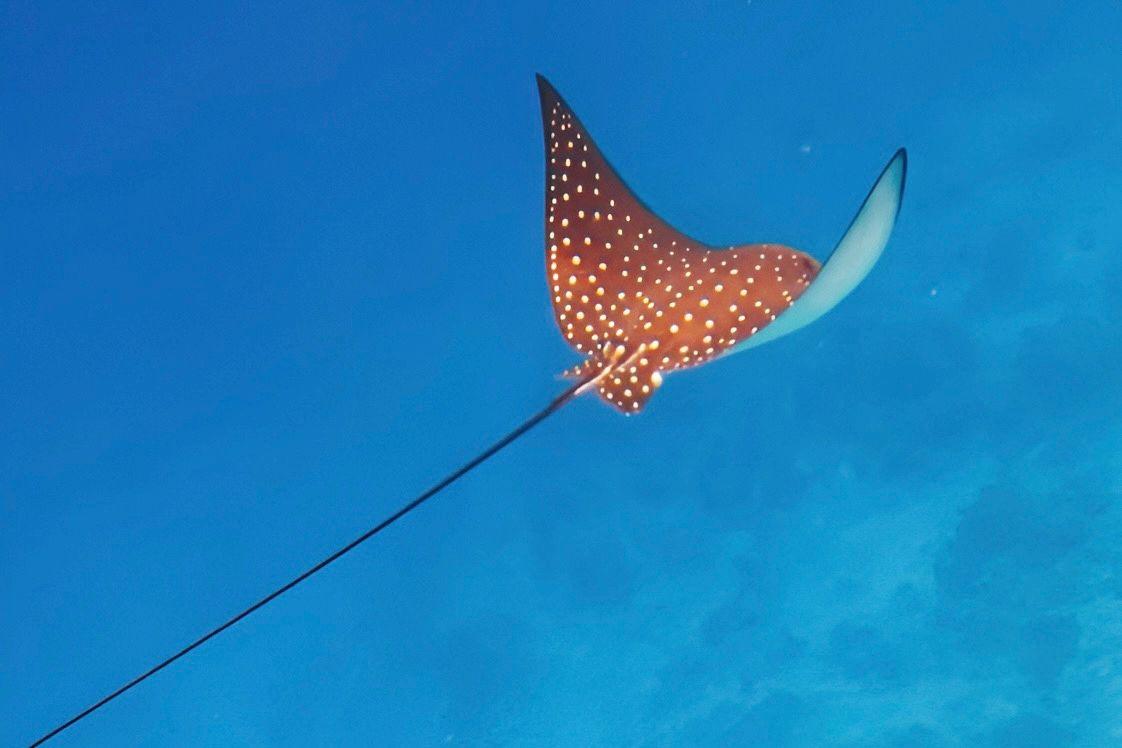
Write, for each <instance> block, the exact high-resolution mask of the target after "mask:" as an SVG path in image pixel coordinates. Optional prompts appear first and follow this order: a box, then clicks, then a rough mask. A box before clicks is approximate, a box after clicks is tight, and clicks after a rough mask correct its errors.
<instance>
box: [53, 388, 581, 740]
mask: <svg viewBox="0 0 1122 748" xmlns="http://www.w3.org/2000/svg"><path fill="white" fill-rule="evenodd" d="M587 381H588V379H587V378H584V379H581V380H580V381H578V382H576V383H575V384H573V385H572V386H570V387H569V388H568V389H567V390H565V391H564V392H562V393H561V394H560V395H558V396H557V397H555V398H554V399H553V401H552V402H550V403H549V405H547V406H546V407H544V408H543V409H541V410H540V411H538V412H537V413H535V414H534V415H532V416H530V418H528V419H527V420H526V421H524V422H523V423H522V424H521V425H520V426H518V427H517V428H516V429H514V430H513V431H511V432H510V433H509V434H507V435H506V436H504V437H503V438H502V439H499V440H498V441H497V442H495V443H494V444H492V445H491V446H490V447H488V448H487V449H485V450H483V451H482V452H480V453H479V454H478V455H476V456H475V457H473V458H472V459H471V460H470V461H468V462H467V463H465V464H464V465H463V466H462V467H460V468H459V469H457V470H455V471H454V472H452V473H450V474H449V475H448V476H447V477H445V478H444V479H442V480H441V481H440V482H438V483H437V484H436V485H434V486H433V487H432V488H430V489H428V490H427V491H425V492H424V493H422V494H421V495H420V496H418V497H417V498H415V499H413V500H412V501H410V502H409V503H407V504H405V505H403V506H402V507H401V508H400V509H398V510H397V511H396V512H394V513H393V514H391V515H389V516H388V517H386V518H385V519H383V520H382V521H381V522H379V523H378V524H376V525H374V526H373V527H371V528H370V529H369V530H367V531H366V532H364V533H362V534H361V535H359V536H358V537H357V538H355V539H354V540H352V541H351V542H349V543H347V544H346V545H344V546H342V547H341V548H339V549H338V550H336V551H335V552H334V553H332V554H331V555H329V556H327V557H326V558H324V559H323V560H321V561H320V562H318V563H317V564H315V565H314V566H311V567H310V568H308V569H307V570H306V571H304V572H303V573H302V574H300V575H299V576H297V577H295V578H293V579H292V580H291V581H289V582H287V583H285V584H284V585H282V586H281V587H278V588H277V589H275V590H273V591H272V592H270V593H269V594H268V595H266V596H265V597H263V598H261V599H260V600H258V601H257V602H255V603H254V604H253V605H250V606H249V607H248V608H246V609H245V610H243V611H241V612H240V613H238V614H237V615H235V616H233V617H231V618H230V619H228V620H227V621H225V622H224V623H222V624H221V625H219V626H216V627H215V628H213V629H211V630H210V631H208V632H207V633H206V634H204V635H203V636H200V637H199V638H198V639H196V640H195V641H193V642H191V643H190V644H188V645H187V646H185V647H183V648H182V649H180V650H179V651H178V652H176V653H175V654H173V655H171V656H170V657H168V658H167V659H165V660H163V661H161V662H159V663H158V664H156V665H154V666H152V667H151V668H149V669H148V670H146V671H144V672H143V673H141V674H140V675H138V676H136V677H135V678H133V679H132V680H130V681H129V682H128V683H125V684H124V685H123V686H121V687H120V688H118V689H117V690H116V691H113V692H112V693H110V694H109V695H107V696H105V697H104V698H103V699H101V700H100V701H98V702H97V703H95V704H93V705H92V706H90V707H88V708H86V709H85V710H83V711H81V712H79V713H78V714H76V715H74V716H73V717H71V718H70V719H68V720H66V721H65V722H63V723H62V724H60V725H59V726H58V727H56V728H54V729H53V730H51V731H50V732H48V733H46V734H44V735H43V736H42V737H40V738H39V739H38V740H36V741H35V742H34V743H31V748H35V746H39V745H42V744H43V743H45V742H47V741H48V740H50V739H51V738H53V737H54V736H56V735H58V734H59V733H60V732H62V731H63V730H65V729H67V728H68V727H70V726H72V725H74V724H75V723H76V722H78V721H80V720H82V719H84V718H85V717H88V716H89V715H90V714H92V713H94V712H95V711H97V710H98V709H100V708H101V707H103V706H105V705H106V704H108V703H109V702H110V701H113V700H114V699H116V698H117V697H118V696H120V695H121V694H123V693H125V692H126V691H128V690H129V689H131V688H133V687H134V686H137V685H139V684H140V683H142V682H143V681H145V680H147V679H148V678H150V677H151V676H153V675H155V674H156V673H158V672H160V671H161V670H163V669H164V668H166V667H167V666H168V665H170V664H172V663H173V662H175V661H176V660H178V659H179V658H180V657H183V656H184V655H186V654H188V653H189V652H191V650H193V649H196V648H198V647H200V646H202V645H203V644H205V643H206V642H207V641H209V640H210V639H213V638H214V637H216V636H218V635H219V634H221V633H222V632H223V631H225V630H226V629H228V628H230V627H231V626H233V625H234V624H236V623H237V622H238V621H240V620H242V619H243V618H245V617H247V616H249V615H250V614H251V613H253V612H255V611H257V610H259V609H261V608H263V607H265V606H266V605H268V604H269V603H271V602H272V601H273V600H276V599H277V598H278V597H280V596H281V595H283V594H284V593H286V592H288V591H289V590H290V589H292V588H293V587H295V586H296V585H298V584H300V583H301V582H303V581H304V580H305V579H307V578H308V577H310V576H312V575H313V574H315V573H316V572H318V571H320V570H322V569H323V568H325V567H327V566H328V565H329V564H331V563H332V562H334V561H337V560H338V559H339V558H341V557H343V556H344V555H346V554H347V553H349V552H350V551H352V550H354V549H355V548H357V547H358V546H360V545H362V544H363V543H365V542H366V541H367V540H369V539H370V538H372V537H374V536H375V535H377V534H378V533H379V532H381V531H382V530H384V529H386V528H387V527H389V526H390V525H392V524H393V523H394V522H397V521H398V520H399V519H401V518H402V517H404V516H405V515H406V514H409V512H411V511H413V510H414V509H416V508H417V507H419V506H420V505H421V504H423V503H425V502H426V501H428V500H429V499H431V498H432V497H433V496H436V495H437V494H438V493H440V492H441V491H443V490H444V489H445V488H447V487H448V486H450V485H452V484H453V483H455V482H456V481H457V480H459V479H460V478H462V477H464V476H465V475H467V474H468V473H470V472H471V471H472V470H474V469H475V468H477V467H479V466H480V465H481V464H483V463H484V462H486V461H487V460H488V459H490V458H491V457H493V456H495V455H496V454H497V453H498V452H500V451H502V450H503V449H504V448H505V447H507V446H509V445H510V444H512V443H513V442H514V441H516V440H517V439H518V438H519V437H520V436H522V435H523V434H525V433H526V432H528V431H529V430H530V429H532V428H534V427H535V426H537V425H538V424H539V423H541V422H542V421H544V420H545V419H546V418H548V417H549V416H551V415H553V413H555V412H557V411H558V410H559V409H560V408H561V407H562V406H563V405H565V404H566V403H567V402H569V401H570V400H572V399H573V397H574V396H575V395H576V394H577V393H578V391H579V390H580V389H581V388H582V387H583V386H584V385H585V384H586V383H587Z"/></svg>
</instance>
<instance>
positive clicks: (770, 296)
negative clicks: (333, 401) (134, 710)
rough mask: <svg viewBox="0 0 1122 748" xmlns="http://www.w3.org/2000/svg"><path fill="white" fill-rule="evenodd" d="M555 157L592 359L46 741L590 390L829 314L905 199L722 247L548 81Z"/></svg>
mask: <svg viewBox="0 0 1122 748" xmlns="http://www.w3.org/2000/svg"><path fill="white" fill-rule="evenodd" d="M538 91H539V94H540V97H541V111H542V120H543V129H544V133H545V150H546V180H545V183H546V211H545V212H546V216H545V219H546V220H545V234H546V236H545V244H546V263H547V279H548V281H549V288H550V296H551V298H552V302H553V312H554V316H555V319H556V322H557V326H558V328H559V329H560V330H561V333H562V335H563V336H564V338H565V340H566V341H567V342H568V343H569V345H571V346H572V347H573V348H574V349H575V350H576V351H577V352H578V353H580V354H582V355H584V356H586V358H585V360H584V362H583V363H581V364H579V365H578V366H575V367H573V368H571V369H569V370H568V371H566V372H564V376H567V377H569V378H571V379H574V380H576V381H575V383H574V384H573V385H572V386H570V387H569V388H568V389H566V390H565V391H564V392H562V393H561V394H560V395H559V396H557V397H556V398H555V399H554V400H553V401H552V402H551V403H550V404H549V405H547V406H546V407H545V408H544V409H543V410H541V411H539V412H538V413H536V414H535V415H533V416H531V417H530V418H529V419H528V420H527V421H525V422H524V423H522V425H520V426H518V427H517V428H516V429H514V431H512V432H510V433H509V434H507V435H506V436H505V437H503V438H502V439H500V440H499V441H498V442H496V443H495V444H493V445H491V446H490V447H488V448H487V449H485V450H484V451H483V452H481V453H480V454H479V455H477V456H476V457H474V458H473V459H471V460H470V461H469V462H467V463H466V464H465V465H463V466H462V467H461V468H459V469H458V470H456V471H454V472H453V473H451V474H450V475H448V476H447V477H445V478H444V479H443V480H441V481H440V482H439V483H437V484H436V485H434V486H433V487H432V488H430V489H428V490H427V491H425V492H424V493H422V494H421V495H420V496H418V497H416V498H415V499H413V500H412V501H410V502H409V503H407V504H405V505H404V506H402V507H401V508H400V509H398V510H397V511H396V512H394V513H393V514H391V515H389V516H388V517H386V518H385V519H383V520H382V521H381V522H379V523H378V524H376V525H375V526H373V527H371V528H370V529H369V530H367V531H366V532H364V533H363V534H361V535H359V536H358V537H357V538H355V539H354V540H352V541H351V542H349V543H347V544H346V545H344V546H342V547H341V548H339V549H338V550H336V551H335V552H334V553H332V554H331V555H329V556H327V557H326V558H324V559H322V560H321V561H319V562H318V563H316V564H314V565H313V566H311V567H310V568H308V569H307V570H306V571H304V572H303V573H301V574H299V575H298V576H296V577H295V578H293V579H292V580H291V581H289V582H287V583H286V584H284V585H282V586H281V587H279V588H277V589H276V590H274V591H273V592H270V593H269V594H268V595H266V596H265V597H263V598H261V599H260V600H258V601H257V602H255V603H254V604H252V605H250V606H249V607H248V608H246V609H244V610H242V611H241V612H240V613H238V614H237V615H234V616H233V617H231V618H229V619H227V620H226V621H225V622H224V623H222V624H220V625H218V626H216V627H215V628H213V629H211V630H210V631H208V632H207V633H206V634H204V635H203V636H201V637H199V638H198V639H196V640H195V641H193V642H192V643H190V644H188V645H187V646H185V647H183V648H181V649H180V650H178V651H177V652H176V653H175V654H173V655H171V656H170V657H167V658H166V659H164V660H162V661H161V662H159V663H157V664H156V665H154V666H153V667H151V668H149V669H148V670H146V671H145V672H143V673H141V674H140V675H138V676H136V677H135V678H133V679H132V680H130V681H128V682H127V683H125V684H124V685H122V686H121V687H119V688H118V689H116V690H115V691H112V692H111V693H109V694H108V695H107V696H105V697H104V698H102V699H101V700H100V701H98V702H96V703H94V704H93V705H92V706H90V707H88V708H86V709H84V710H83V711H81V712H79V713H78V714H76V715H75V716H74V717H71V718H70V719H69V720H67V721H66V722H63V723H62V724H60V725H58V726H57V727H55V728H54V729H53V730H51V731H50V732H48V733H46V734H44V735H43V736H42V737H40V738H39V739H37V740H35V741H34V742H33V743H31V746H32V747H33V748H34V746H38V745H41V744H42V743H45V742H46V741H47V740H50V739H51V738H52V737H54V736H55V735H57V734H59V733H60V732H62V731H63V730H65V729H67V728H68V727H70V726H71V725H73V724H74V723H76V722H78V721H79V720H81V719H84V718H85V717H87V716H89V715H90V714H91V713H93V712H94V711H96V710H97V709H100V708H101V707H103V706H105V705H106V704H108V703H109V702H110V701H112V700H114V699H116V698H117V697H118V696H120V695H121V694H123V693H125V692H126V691H128V690H129V689H131V688H133V687H134V686H136V685H138V684H140V683H141V682H142V681H144V680H146V679H147V678H149V677H151V676H152V675H155V674H156V673H157V672H159V671H160V670H163V669H164V668H165V667H167V666H168V665H170V664H171V663H173V662H175V661H176V660H178V659H179V658H181V657H183V656H185V655H186V654H188V653H189V652H191V651H192V650H194V649H196V648H197V647H199V646H201V645H202V644H204V643H206V642H207V641H209V640H210V639H212V638H213V637H215V636H217V635H218V634H220V633H222V632H223V631H225V630H226V629H228V628H230V627H231V626H233V625H234V624H236V623H238V622H239V621H240V620H242V619H243V618H245V617H246V616H248V615H250V614H251V613H253V612H255V611H257V610H258V609H260V608H262V607H264V606H265V605H267V604H268V603H270V602H272V601H273V600H275V599H276V598H278V597H280V596H281V595H283V594H284V593H285V592H287V591H288V590H290V589H292V588H293V587H295V586H296V585H298V584H300V583H301V582H303V581H304V580H306V579H307V578H308V577H310V576H312V575H313V574H315V573H316V572H318V571H320V570H321V569H323V568H324V567H326V566H328V565H329V564H331V563H333V562H335V561H336V560H338V559H339V558H340V557H342V556H343V555H345V554H347V553H349V552H350V551H352V550H354V549H355V548H356V547H358V546H359V545H360V544H362V543H364V542H365V541H367V540H369V539H370V538H371V537H373V536H374V535H376V534H378V533H379V532H381V531H382V530H384V529H385V528H387V527H389V526H390V525H391V524H393V523H394V522H396V521H397V520H399V519H401V518H402V517H403V516H405V515H406V514H408V513H409V512H411V511H413V510H414V509H416V508H417V507H418V506H420V505H421V504H423V503H424V502H425V501H427V500H428V499H430V498H432V497H433V496H435V495H436V494H438V493H440V492H441V491H442V490H444V489H445V488H447V487H448V486H449V485H451V484H452V483H454V482H455V481H457V480H459V479H460V478H461V477H463V476H464V475H466V474H467V473H468V472H470V471H471V470H473V469H474V468H475V467H477V466H478V465H480V464H481V463H483V462H485V461H486V460H487V459H489V458H490V457H492V456H493V455H494V454H496V453H497V452H499V451H500V450H502V449H503V448H504V447H506V446H508V445H509V444H511V443H512V442H513V441H515V440H516V439H518V438H519V437H520V436H522V435H523V434H525V433H526V432H527V431H529V430H530V429H532V428H533V427H534V426H536V425H537V424H539V423H541V422H542V421H543V420H545V419H546V418H547V417H548V416H549V415H550V414H552V413H554V412H556V411H557V410H558V409H559V408H560V407H561V406H562V405H564V404H565V403H567V402H569V401H570V400H572V399H573V398H574V397H575V396H577V395H580V394H582V393H584V392H588V391H595V392H596V393H597V394H598V395H599V396H600V397H601V398H602V399H603V400H604V402H606V403H608V404H609V405H611V406H612V407H614V408H616V409H618V410H619V411H621V412H623V413H625V414H632V413H637V412H639V411H640V410H642V409H643V407H644V406H645V405H646V403H647V400H648V399H649V398H650V397H651V395H652V394H654V392H655V390H657V389H658V388H659V386H660V385H661V384H662V381H663V378H664V376H665V375H666V374H669V373H670V372H674V371H677V370H679V369H688V368H691V367H696V366H700V365H701V364H704V363H707V362H709V361H712V360H714V359H717V358H720V357H722V356H727V355H728V354H730V353H734V352H736V351H741V350H745V349H748V348H752V347H755V346H757V345H761V344H763V343H767V342H770V341H772V340H775V339H777V338H779V337H781V336H784V335H787V334H789V333H792V332H794V331H795V330H798V329H799V328H801V327H805V326H806V325H808V324H810V323H811V322H813V321H814V320H816V319H818V318H819V317H821V316H822V315H823V314H825V313H826V312H828V311H830V309H832V308H833V307H834V306H836V305H837V304H838V302H840V301H841V300H842V299H843V298H845V297H846V296H847V295H848V294H849V293H850V291H852V290H853V289H854V288H856V287H857V285H858V284H859V283H860V282H861V281H862V280H863V279H864V278H865V276H867V275H868V274H869V271H870V270H872V267H873V265H874V264H876V261H877V260H878V259H879V258H880V256H881V253H882V252H883V251H884V248H885V245H887V243H888V237H889V235H890V234H891V233H892V228H893V226H894V225H895V223H896V217H897V215H898V214H899V211H900V203H901V200H902V199H903V194H904V178H905V172H906V171H907V153H906V152H905V150H904V149H903V148H901V149H899V150H898V151H896V153H895V155H893V157H892V158H891V159H890V160H889V162H888V164H887V165H886V166H885V167H884V169H883V171H882V172H881V174H880V177H879V178H878V179H877V181H876V182H875V183H874V184H873V187H872V189H871V190H870V191H869V194H868V195H867V196H866V197H865V201H864V202H863V203H862V204H861V207H860V209H859V210H858V211H857V215H856V216H855V217H854V218H853V220H852V222H851V223H850V224H849V228H848V229H846V231H845V233H844V234H843V235H842V238H841V241H839V242H838V244H837V246H836V247H835V248H834V251H833V252H832V253H831V254H830V256H829V258H828V259H827V260H826V262H825V263H824V264H823V263H819V262H818V261H817V260H815V259H814V258H813V257H811V256H810V255H808V254H806V253H805V252H801V251H799V250H796V249H792V248H791V247H788V246H785V245H782V244H742V245H737V246H732V247H726V248H718V247H713V246H709V245H707V244H704V243H702V242H700V241H698V240H696V239H692V238H690V237H688V236H686V235H685V234H683V233H682V232H680V231H678V230H677V229H675V228H674V227H673V226H671V225H669V224H668V223H666V222H665V221H663V220H662V219H661V218H659V217H658V215H657V214H656V213H654V211H652V210H651V209H650V208H649V207H647V206H646V205H645V204H644V203H643V202H642V201H641V200H640V199H639V198H638V197H637V196H636V195H635V193H634V192H632V191H631V190H630V189H629V188H628V186H627V184H626V183H624V181H623V180H622V179H621V178H620V176H619V175H618V174H617V173H616V171H615V169H613V168H612V166H611V165H610V164H609V163H608V161H607V159H605V158H604V156H603V154H602V153H601V152H600V149H599V148H597V146H596V144H595V143H594V142H593V141H592V138H591V136H590V135H589V134H588V131H587V130H586V129H585V127H584V125H583V124H581V121H580V120H579V119H578V118H577V116H576V115H575V114H574V113H573V111H572V109H571V108H570V107H569V105H568V104H567V103H566V102H565V100H564V99H562V98H561V96H560V94H558V93H557V91H556V90H555V89H554V88H553V86H552V85H550V83H549V82H548V81H547V80H546V79H545V78H543V77H542V76H540V75H539V76H538Z"/></svg>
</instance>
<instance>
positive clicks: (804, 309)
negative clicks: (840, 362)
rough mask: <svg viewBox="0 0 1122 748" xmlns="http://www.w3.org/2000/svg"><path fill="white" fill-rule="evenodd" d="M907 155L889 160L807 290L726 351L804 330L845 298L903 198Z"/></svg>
mask: <svg viewBox="0 0 1122 748" xmlns="http://www.w3.org/2000/svg"><path fill="white" fill-rule="evenodd" d="M907 171H908V153H907V151H906V150H905V149H903V148H901V149H900V150H898V151H896V153H895V154H894V155H893V156H892V158H891V159H889V161H888V163H887V164H886V165H885V167H884V170H883V171H881V174H880V177H878V178H877V181H876V182H875V183H874V184H873V188H872V189H871V190H869V194H868V195H866V197H865V201H864V202H863V203H861V208H860V210H858V211H857V215H856V216H854V218H853V220H852V221H851V222H850V224H849V228H848V229H846V231H845V234H844V235H843V236H842V238H841V241H839V242H838V244H837V246H836V247H834V251H833V252H832V253H831V254H830V257H829V259H828V260H826V263H825V264H824V265H823V266H822V270H821V271H819V273H818V276H817V277H816V278H815V279H814V282H813V283H811V284H810V287H809V288H807V290H806V291H804V292H803V294H802V295H801V296H800V297H799V298H798V300H796V301H795V303H794V304H792V305H791V307H790V308H789V309H787V311H785V312H784V313H783V314H781V315H780V316H779V317H778V318H777V319H776V320H775V321H774V322H772V323H771V324H770V325H768V326H767V327H765V328H764V329H763V330H760V331H759V332H758V333H756V334H755V335H753V336H752V337H750V338H748V339H747V340H745V341H744V342H743V343H741V344H740V345H738V346H735V347H734V348H732V349H730V351H729V352H730V353H734V352H738V351H743V350H747V349H749V348H755V347H756V346H759V345H763V344H764V343H770V342H771V341H773V340H777V339H778V338H781V337H783V336H784V335H787V334H789V333H792V332H795V331H796V330H798V329H800V328H802V327H806V326H807V325H809V324H810V323H811V322H814V321H815V320H816V319H818V318H819V317H821V316H822V315H824V314H825V313H826V312H828V311H830V310H831V309H833V308H834V307H835V306H837V304H838V302H840V301H841V300H842V299H844V298H845V297H846V296H848V295H849V293H850V292H851V291H853V289H854V288H856V287H857V286H858V285H859V284H860V283H861V281H863V280H864V279H865V276H867V275H868V274H869V272H870V271H871V270H872V269H873V265H875V264H876V262H877V260H878V259H880V256H881V254H882V253H883V252H884V248H885V246H886V245H887V244H888V238H889V236H891V235H892V228H893V226H895V225H896V216H897V215H899V213H900V204H901V202H902V201H903V199H904V181H905V177H906V175H907Z"/></svg>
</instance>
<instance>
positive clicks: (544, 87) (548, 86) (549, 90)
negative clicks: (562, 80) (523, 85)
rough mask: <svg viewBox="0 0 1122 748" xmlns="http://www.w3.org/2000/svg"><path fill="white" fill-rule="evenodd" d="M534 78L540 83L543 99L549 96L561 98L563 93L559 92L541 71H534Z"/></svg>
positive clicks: (539, 91) (539, 92)
mask: <svg viewBox="0 0 1122 748" xmlns="http://www.w3.org/2000/svg"><path fill="white" fill-rule="evenodd" d="M534 80H535V81H536V82H537V84H538V94H539V95H540V96H541V97H542V101H545V100H546V99H549V98H554V99H560V98H561V95H560V94H558V93H557V89H556V88H554V87H553V84H552V83H550V82H549V79H548V78H546V77H545V76H544V75H542V74H541V73H534Z"/></svg>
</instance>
